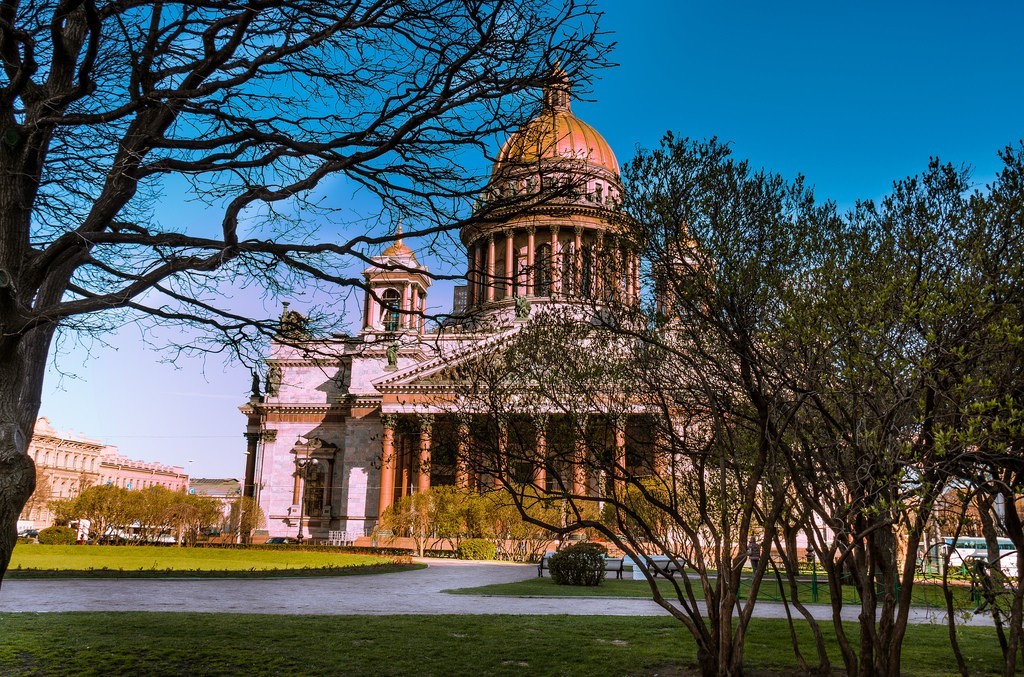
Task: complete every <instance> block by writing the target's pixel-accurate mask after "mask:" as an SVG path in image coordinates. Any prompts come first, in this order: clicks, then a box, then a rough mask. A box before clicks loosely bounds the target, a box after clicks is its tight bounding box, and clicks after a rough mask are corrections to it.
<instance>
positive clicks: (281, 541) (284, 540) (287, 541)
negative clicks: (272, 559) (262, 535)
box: [267, 536, 299, 545]
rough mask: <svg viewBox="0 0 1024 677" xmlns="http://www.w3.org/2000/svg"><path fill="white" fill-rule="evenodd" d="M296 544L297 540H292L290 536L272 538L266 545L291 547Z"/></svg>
mask: <svg viewBox="0 0 1024 677" xmlns="http://www.w3.org/2000/svg"><path fill="white" fill-rule="evenodd" d="M298 542H299V540H298V539H297V538H292V537H291V536H274V537H273V538H268V539H267V545H291V544H293V543H298Z"/></svg>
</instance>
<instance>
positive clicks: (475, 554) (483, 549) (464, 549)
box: [457, 538, 498, 559]
mask: <svg viewBox="0 0 1024 677" xmlns="http://www.w3.org/2000/svg"><path fill="white" fill-rule="evenodd" d="M497 556H498V546H496V545H494V543H491V542H490V541H488V540H486V539H483V538H467V539H466V540H464V541H460V542H459V549H458V553H457V557H458V558H459V559H494V558H495V557H497Z"/></svg>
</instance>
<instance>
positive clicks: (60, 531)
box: [38, 526, 78, 545]
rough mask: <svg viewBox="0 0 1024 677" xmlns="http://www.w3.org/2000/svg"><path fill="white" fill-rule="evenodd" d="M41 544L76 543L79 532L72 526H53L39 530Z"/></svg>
mask: <svg viewBox="0 0 1024 677" xmlns="http://www.w3.org/2000/svg"><path fill="white" fill-rule="evenodd" d="M38 539H39V544H40V545H74V544H75V543H76V542H77V541H78V532H76V531H75V530H74V529H72V528H70V527H61V526H52V527H47V528H46V529H43V530H42V531H40V532H39V536H38Z"/></svg>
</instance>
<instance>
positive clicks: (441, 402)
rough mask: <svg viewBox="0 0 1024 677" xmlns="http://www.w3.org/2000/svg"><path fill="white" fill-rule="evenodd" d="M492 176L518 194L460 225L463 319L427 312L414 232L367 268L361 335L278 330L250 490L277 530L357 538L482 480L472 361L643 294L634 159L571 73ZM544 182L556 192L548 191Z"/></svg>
mask: <svg viewBox="0 0 1024 677" xmlns="http://www.w3.org/2000/svg"><path fill="white" fill-rule="evenodd" d="M488 186H489V187H488V189H487V191H486V193H485V194H484V195H483V196H482V197H481V203H482V204H483V205H485V206H486V205H487V204H488V203H490V204H491V205H500V204H506V205H509V204H510V205H514V206H510V207H506V208H497V209H494V210H492V211H491V212H490V213H489V215H488V217H487V218H485V219H479V220H474V225H472V226H470V227H467V228H464V229H463V230H462V232H461V233H460V238H461V242H462V244H463V245H464V247H465V255H466V270H467V274H466V284H465V285H462V286H459V287H456V290H455V299H454V304H453V312H452V314H451V316H450V319H449V320H448V321H446V322H441V323H440V324H439V325H438V326H436V327H435V326H432V325H428V323H427V322H425V320H424V311H425V309H426V307H427V304H426V300H427V294H428V292H429V288H430V284H431V278H430V275H429V274H428V270H427V269H426V268H425V267H424V266H423V265H422V264H421V263H420V262H419V261H418V259H417V257H416V254H415V252H414V251H412V250H411V249H410V248H409V247H408V246H407V245H406V244H405V243H404V242H403V240H402V238H401V231H400V230H399V233H398V238H397V239H396V241H395V242H394V243H393V244H392V245H391V246H389V247H387V248H386V249H385V250H383V251H382V252H381V253H380V255H379V256H377V257H374V258H373V259H372V261H373V265H371V266H369V267H368V268H367V269H366V270H365V271H363V276H364V278H365V285H366V288H367V289H368V290H369V293H367V294H366V298H365V302H364V304H363V311H362V318H361V330H360V331H359V333H358V335H356V336H343V337H336V338H332V339H316V340H314V339H309V343H308V344H307V345H306V346H305V347H303V342H302V340H295V339H296V335H299V336H300V335H301V334H293V335H291V336H290V339H291V340H289V341H287V342H282V341H276V342H273V343H272V345H271V350H270V354H269V356H268V358H267V371H268V377H267V380H266V385H265V387H264V389H263V390H264V392H263V393H259V392H258V390H257V389H256V388H254V393H253V396H252V398H251V399H250V401H249V402H248V403H247V404H246V405H244V406H243V407H242V408H241V410H242V412H243V414H245V415H246V417H247V419H248V424H247V428H246V438H247V461H246V470H245V481H244V491H245V493H246V494H247V495H249V496H252V497H253V498H255V499H256V500H257V501H258V503H259V505H260V506H261V508H262V509H263V511H264V514H265V515H266V518H267V530H268V533H269V535H271V536H293V535H296V534H299V535H301V536H302V537H305V538H313V539H317V540H336V539H339V538H340V539H341V540H344V541H355V540H356V539H357V538H360V537H364V536H366V535H368V534H370V533H371V532H372V530H373V528H374V526H375V525H376V522H377V518H378V516H379V515H380V514H382V513H383V511H384V510H386V509H387V508H388V507H389V506H391V505H393V504H394V503H395V502H396V501H398V500H400V499H401V498H402V497H404V496H407V495H409V494H412V493H416V492H423V491H426V490H428V489H429V488H430V487H431V486H438V485H457V486H460V487H474V486H480V485H482V484H483V483H484V482H485V481H486V478H484V477H481V476H480V475H479V474H478V473H476V472H475V471H474V470H473V468H472V467H469V466H468V465H467V464H466V463H464V462H462V461H460V460H459V459H462V458H464V452H465V448H466V446H467V443H468V441H469V439H470V438H471V436H472V435H473V434H480V433H479V432H476V433H475V432H474V431H472V430H471V429H470V426H469V424H468V423H467V421H466V418H465V417H459V416H454V415H452V412H451V411H450V407H449V406H448V405H449V403H450V402H451V397H450V395H451V392H452V390H451V388H452V386H451V380H452V378H451V374H453V373H456V372H457V370H458V365H459V364H460V363H464V362H466V361H468V360H473V359H475V358H476V357H477V356H479V355H480V354H481V353H483V352H486V351H487V350H488V349H490V348H492V347H493V346H495V345H497V344H500V343H501V342H502V341H503V340H506V339H507V338H508V337H509V336H510V335H511V334H514V333H515V332H517V331H519V330H520V329H521V327H523V326H524V324H525V319H526V318H527V317H528V316H530V315H531V314H534V313H543V312H545V311H549V310H558V309H570V310H572V309H576V311H574V312H600V308H601V305H602V303H604V302H605V301H608V302H610V301H612V300H614V301H615V302H616V303H626V304H629V303H638V302H639V299H640V293H641V289H640V260H639V257H638V256H637V255H636V254H635V252H634V251H633V250H632V249H631V248H630V247H628V246H627V244H626V242H625V241H624V240H620V234H621V233H622V232H623V229H624V224H625V221H624V220H625V219H626V218H628V217H626V216H624V215H623V214H622V212H621V211H620V210H619V208H618V206H619V202H620V197H621V194H622V184H621V179H620V175H619V165H618V162H617V160H616V158H615V154H614V153H613V152H612V149H611V148H610V147H609V145H608V144H607V142H606V141H605V140H604V139H603V138H602V137H601V135H600V134H599V133H598V132H597V131H596V130H595V129H594V128H593V127H591V126H590V125H588V124H587V123H585V122H583V121H582V120H580V119H579V118H577V117H576V116H575V115H573V113H572V110H571V90H570V84H569V82H568V80H567V78H563V79H562V80H561V82H560V84H556V85H554V86H551V87H549V88H548V89H547V90H546V91H545V92H544V101H543V106H542V109H541V112H540V113H539V115H538V116H537V117H536V118H534V119H533V120H532V121H530V122H529V123H527V124H526V125H525V126H524V127H523V128H521V129H519V130H518V131H517V132H515V133H514V134H512V135H511V137H510V138H509V139H508V140H507V141H506V142H505V144H504V146H503V147H502V148H501V151H500V153H499V155H498V158H497V160H496V162H495V165H494V168H493V170H492V176H491V181H490V182H489V184H488ZM541 187H546V189H547V191H546V192H545V193H544V194H545V195H547V196H549V197H545V198H544V199H533V198H534V197H535V196H538V195H540V194H541ZM551 187H554V188H555V190H553V191H552V190H551ZM503 214H504V216H503ZM609 261H611V262H614V263H613V265H609V264H608V262H609ZM290 323H294V325H295V327H296V332H300V331H301V329H300V325H301V317H300V316H299V315H298V314H297V313H294V312H293V311H289V310H287V307H286V309H285V313H284V315H283V317H282V331H283V332H285V331H287V329H288V326H289V324H290ZM629 426H633V427H634V428H642V427H643V426H642V425H641V422H639V421H632V420H630V419H629V418H628V417H623V418H621V419H620V418H616V419H615V421H614V424H613V425H612V424H609V425H608V426H606V427H607V433H608V438H609V440H610V442H609V444H610V449H611V450H612V451H611V452H610V453H614V454H616V458H619V457H621V459H622V461H623V463H625V459H626V455H627V448H626V447H627V444H632V442H630V443H627V439H630V440H634V439H640V438H642V434H639V433H640V432H641V431H639V430H638V431H633V430H630V431H629V432H630V434H629V435H628V437H627V427H629ZM634 432H635V433H637V434H634ZM552 434H553V433H552ZM530 435H531V436H530V438H529V439H530V444H532V445H534V447H535V448H536V450H537V454H538V456H539V458H541V459H543V458H544V455H545V449H546V445H549V444H553V442H550V440H549V437H548V435H549V430H547V429H546V428H545V426H544V425H537V426H534V427H533V429H532V432H531V433H530ZM629 453H630V456H631V457H635V456H636V452H635V450H632V449H631V450H630V451H629ZM569 475H570V476H571V477H572V479H570V480H569V482H570V483H571V485H572V489H573V490H574V492H586V491H591V490H593V491H599V490H600V488H599V483H598V482H596V481H595V480H594V479H593V478H587V477H585V476H583V474H582V473H578V472H577V473H571V472H570V473H569ZM530 481H532V482H535V483H538V484H539V485H542V486H547V485H548V484H550V483H551V482H552V481H553V478H552V477H549V476H546V470H545V466H544V464H543V463H541V464H540V465H539V466H538V467H537V468H536V469H535V470H534V471H533V477H532V478H530Z"/></svg>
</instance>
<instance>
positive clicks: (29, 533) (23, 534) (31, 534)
mask: <svg viewBox="0 0 1024 677" xmlns="http://www.w3.org/2000/svg"><path fill="white" fill-rule="evenodd" d="M38 535H39V529H22V530H21V531H19V532H18V538H35V537H36V536H38Z"/></svg>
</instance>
